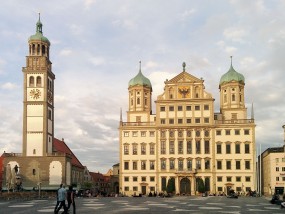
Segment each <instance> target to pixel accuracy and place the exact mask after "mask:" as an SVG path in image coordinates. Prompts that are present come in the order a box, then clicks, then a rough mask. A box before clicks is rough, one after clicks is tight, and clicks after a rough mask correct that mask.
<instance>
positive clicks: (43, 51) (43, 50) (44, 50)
mask: <svg viewBox="0 0 285 214" xmlns="http://www.w3.org/2000/svg"><path fill="white" fill-rule="evenodd" d="M45 53H46V47H45V46H44V45H42V55H45Z"/></svg>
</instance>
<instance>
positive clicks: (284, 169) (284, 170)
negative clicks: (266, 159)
mask: <svg viewBox="0 0 285 214" xmlns="http://www.w3.org/2000/svg"><path fill="white" fill-rule="evenodd" d="M282 159H283V158H282ZM280 168H281V169H282V172H285V167H284V166H283V167H276V172H279V169H280Z"/></svg>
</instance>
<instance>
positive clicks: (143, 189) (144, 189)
mask: <svg viewBox="0 0 285 214" xmlns="http://www.w3.org/2000/svg"><path fill="white" fill-rule="evenodd" d="M142 194H143V195H146V186H142Z"/></svg>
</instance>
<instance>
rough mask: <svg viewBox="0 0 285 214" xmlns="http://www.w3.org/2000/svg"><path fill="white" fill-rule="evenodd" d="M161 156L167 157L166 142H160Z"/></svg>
mask: <svg viewBox="0 0 285 214" xmlns="http://www.w3.org/2000/svg"><path fill="white" fill-rule="evenodd" d="M160 154H162V155H165V154H166V145H165V141H161V142H160Z"/></svg>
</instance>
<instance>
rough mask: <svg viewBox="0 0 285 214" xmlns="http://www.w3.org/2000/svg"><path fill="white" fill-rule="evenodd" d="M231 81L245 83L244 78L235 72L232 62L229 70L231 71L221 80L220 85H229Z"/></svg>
mask: <svg viewBox="0 0 285 214" xmlns="http://www.w3.org/2000/svg"><path fill="white" fill-rule="evenodd" d="M231 81H237V82H241V83H244V82H245V81H244V76H243V75H242V74H240V73H238V72H237V71H235V69H234V68H233V66H232V62H231V67H230V69H229V71H228V72H227V73H225V74H224V75H223V76H222V77H221V80H220V85H222V84H224V83H228V82H231Z"/></svg>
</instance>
